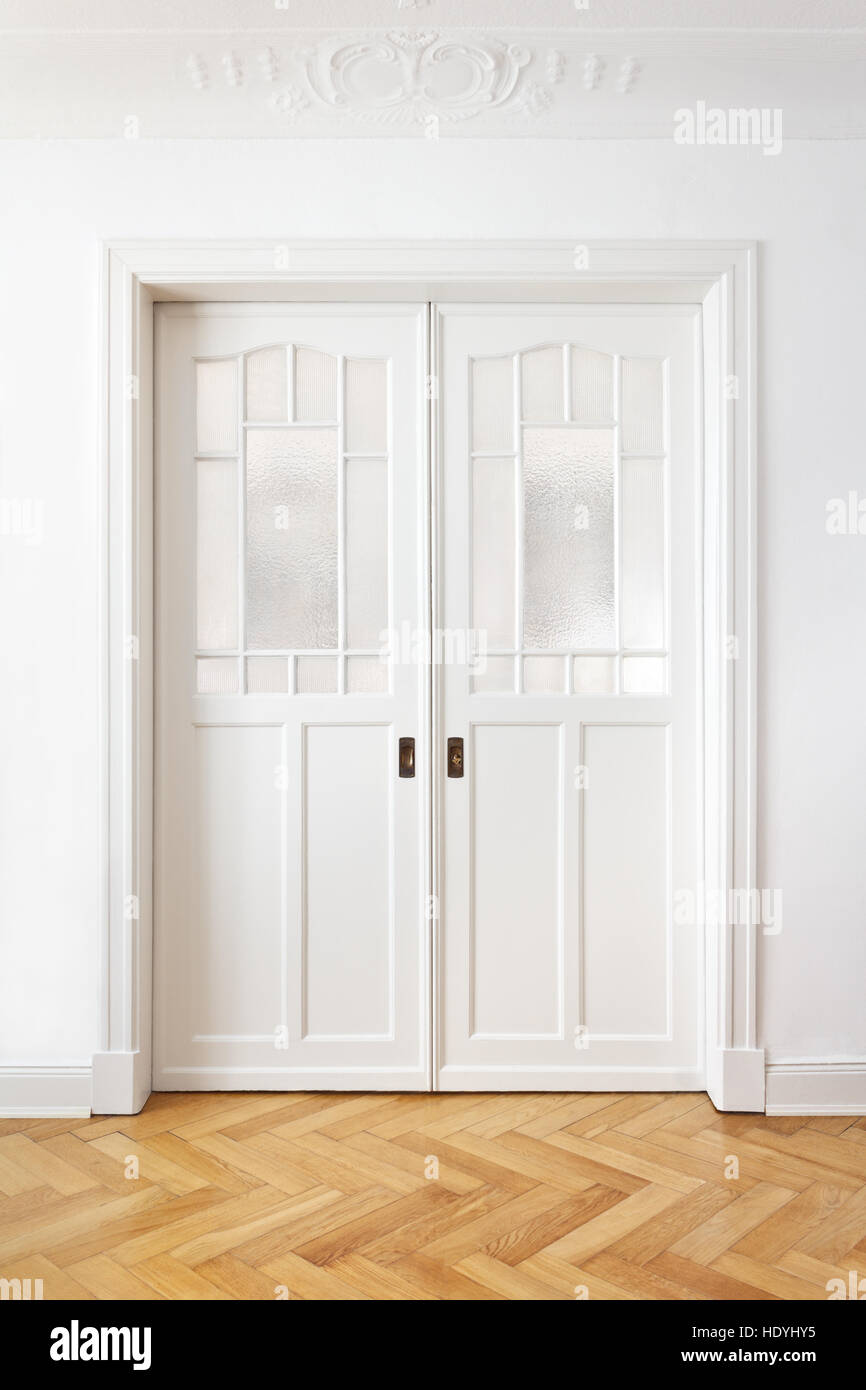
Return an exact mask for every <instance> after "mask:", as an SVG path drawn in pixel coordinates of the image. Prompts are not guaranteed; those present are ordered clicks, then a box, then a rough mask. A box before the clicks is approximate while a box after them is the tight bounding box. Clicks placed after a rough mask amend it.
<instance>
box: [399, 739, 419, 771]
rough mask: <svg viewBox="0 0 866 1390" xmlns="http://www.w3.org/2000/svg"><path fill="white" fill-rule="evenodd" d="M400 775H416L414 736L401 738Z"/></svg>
mask: <svg viewBox="0 0 866 1390" xmlns="http://www.w3.org/2000/svg"><path fill="white" fill-rule="evenodd" d="M399 765H400V776H401V777H414V776H415V740H414V738H401V740H400V758H399Z"/></svg>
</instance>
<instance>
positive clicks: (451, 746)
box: [448, 738, 463, 777]
mask: <svg viewBox="0 0 866 1390" xmlns="http://www.w3.org/2000/svg"><path fill="white" fill-rule="evenodd" d="M448 776H449V777H462V776H463V740H462V738H449V740H448Z"/></svg>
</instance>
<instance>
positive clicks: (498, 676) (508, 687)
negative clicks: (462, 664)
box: [472, 656, 514, 695]
mask: <svg viewBox="0 0 866 1390" xmlns="http://www.w3.org/2000/svg"><path fill="white" fill-rule="evenodd" d="M472 691H473V694H475V695H484V694H495V695H499V694H509V695H511V694H513V693H514V657H513V656H488V658H487V665H486V667H485V669H484V670H483V671H478V672H476V674H475V675H474V676H473V677H472Z"/></svg>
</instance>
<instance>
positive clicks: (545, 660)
mask: <svg viewBox="0 0 866 1390" xmlns="http://www.w3.org/2000/svg"><path fill="white" fill-rule="evenodd" d="M523 689H524V690H525V691H526V693H527V694H528V695H533V694H539V695H546V694H556V695H561V694H562V693H563V691H564V690H565V657H563V656H525V657H524V658H523Z"/></svg>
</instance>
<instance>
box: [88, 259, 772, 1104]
mask: <svg viewBox="0 0 866 1390" xmlns="http://www.w3.org/2000/svg"><path fill="white" fill-rule="evenodd" d="M756 261H757V245H756V243H754V242H744V241H724V242H692V241H640V242H629V241H589V242H584V241H580V240H578V239H568V240H558V241H545V242H539V241H483V242H463V241H460V242H458V241H452V242H448V241H413V242H394V241H355V242H329V241H292V240H280V239H278V238H271V239H259V240H249V241H208V240H201V241H173V240H172V241H167V240H166V241H113V242H108V243H104V244H103V247H102V284H101V306H100V318H101V360H100V388H101V389H100V417H101V420H100V423H101V447H100V479H99V497H100V596H99V621H100V676H99V703H100V766H99V788H100V861H99V881H100V909H99V930H98V942H99V946H98V1050H97V1051H96V1052H95V1053H94V1056H93V1106H92V1108H93V1111H94V1113H97V1114H134V1113H137V1112H138V1111H139V1110H140V1109H141V1107H142V1106H143V1105H144V1103H145V1101H146V1100H147V1097H148V1095H149V1094H150V1089H151V1050H152V1032H151V1012H152V973H151V946H152V872H153V848H152V814H153V656H154V651H153V594H152V589H153V512H152V497H153V305H154V303H155V302H157V301H165V300H202V299H206V300H212V301H215V300H216V301H219V300H224V301H244V300H257V301H262V300H273V301H276V302H279V301H286V302H316V301H319V302H321V301H324V300H330V301H340V302H351V301H353V300H354V301H363V300H376V301H377V302H380V303H381V302H385V301H388V300H395V301H399V300H404V299H413V300H415V301H417V300H418V299H419V298H421V299H428V300H437V301H439V302H447V301H449V300H450V301H460V300H463V301H467V300H469V301H475V302H481V301H484V300H487V301H490V302H493V301H499V302H502V301H508V302H514V303H520V302H521V301H534V302H543V301H545V300H546V301H549V302H558V303H575V304H578V303H617V302H619V303H691V304H698V305H700V306H701V312H702V323H703V359H704V360H703V366H704V373H703V380H704V392H703V395H704V399H703V402H702V414H703V444H704V470H703V488H702V495H703V527H704V538H703V541H704V544H703V551H704V586H703V587H704V593H703V598H704V677H705V679H704V702H703V703H704V710H703V715H704V728H705V739H704V745H705V752H704V786H705V806H706V814H705V817H704V819H705V863H706V865H707V866H708V867H707V879H708V898H709V894H710V893H712V894H713V900H714V901H722V902H723V903H724V904H726V905H729V904H731V903H732V901H733V896H732V895H733V891H734V890H736V891H737V893H738V894H739V895H741V894H743V893H748V894H749V895H750V896H749V898H748V899H747V901H749V902H751V901H752V895H753V894H754V892H756V891H757V888H758V883H757V876H756V817H755V807H756V800H755V792H756V776H755V766H756V757H755V708H756V706H755V682H756V669H755V667H756V568H755V566H756V554H755V551H756V517H755V504H756V487H755V464H756V421H755V400H756V396H755V381H756V350H755V341H756ZM576 267H577V268H576ZM731 639H734V640H733V644H732V643H731ZM732 658H735V659H732ZM721 895H723V897H722V896H721ZM699 896H703V895H702V894H699ZM740 901H743V899H742V898H740ZM732 915H733V914H732V913H731V912H730V911H729V910H728V909H727V907H726V910H725V912H724V914H723V915H722V917H721V920H720V921H718V922H716V921H714V920H710V921H707V922H705V923H704V932H705V946H706V951H705V955H706V1074H707V1090H708V1093H709V1095H710V1098H711V1099H712V1101H713V1103H714V1104H715V1105H716V1107H717V1108H718V1109H720V1110H751V1111H762V1110H763V1109H764V1075H765V1067H764V1054H763V1051H762V1050H761V1049H760V1048H759V1047H758V1044H757V1006H756V973H757V934H758V924H757V923H753V922H752V921H748V922H746V923H745V924H742V925H734V923H733V921H732V920H731V919H732Z"/></svg>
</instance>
